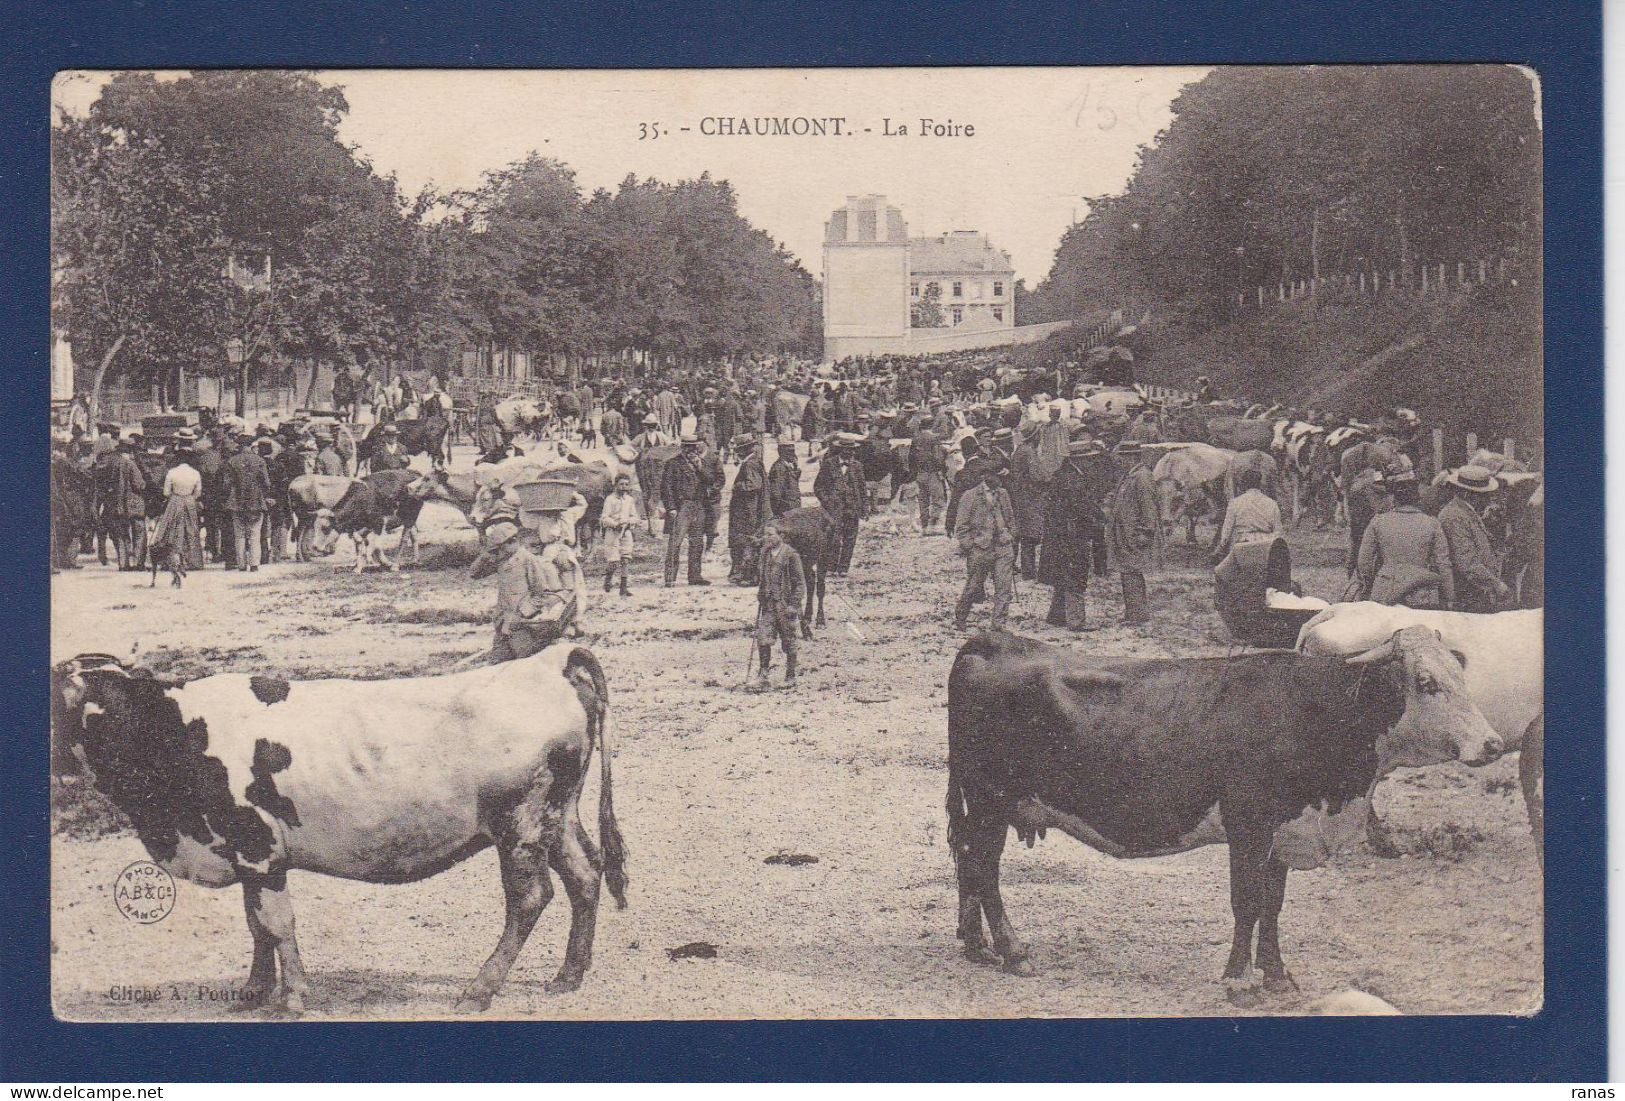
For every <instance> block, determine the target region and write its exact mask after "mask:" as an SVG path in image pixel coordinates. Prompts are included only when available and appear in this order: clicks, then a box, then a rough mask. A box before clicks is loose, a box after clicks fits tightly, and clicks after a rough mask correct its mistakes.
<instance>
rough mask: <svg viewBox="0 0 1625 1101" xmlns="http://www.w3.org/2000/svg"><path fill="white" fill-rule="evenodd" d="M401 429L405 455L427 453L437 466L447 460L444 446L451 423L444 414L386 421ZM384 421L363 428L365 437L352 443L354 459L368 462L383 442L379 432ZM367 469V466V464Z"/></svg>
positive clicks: (358, 461) (381, 434)
mask: <svg viewBox="0 0 1625 1101" xmlns="http://www.w3.org/2000/svg"><path fill="white" fill-rule="evenodd" d="M389 423H390V424H393V425H394V426H395V427H396V428H398V429H399V430H400V433H401V446H402V447H403V448H405V449H406V453H407V454H408V455H427V456H429V461H430V462H431V463H433V464H434V465H435V466H441V465H443V464H444V463H446V462H447V461H449V460H450V458H451V456H450V453H449V451H448V449H447V447H446V438H447V437H448V436H449V435H450V433H451V424H450V423H449V422H448V421H447V420H446V418H445V417H441V416H428V417H424V418H422V419H421V420H408V421H390V422H389ZM385 427H387V426H386V425H382V424H375V425H373V426H372V428H371V429H370V430H369V431H368V432H367V435H366V437H365V438H364V439H363V440H362V441H361V443H360V444H359V445H358V446H357V447H356V462H357V463H370V462H371V461H372V453H373V452H374V451H376V450H377V449H378V448H380V447H382V446H383V442H384V437H383V432H384V428H385ZM369 469H370V468H369Z"/></svg>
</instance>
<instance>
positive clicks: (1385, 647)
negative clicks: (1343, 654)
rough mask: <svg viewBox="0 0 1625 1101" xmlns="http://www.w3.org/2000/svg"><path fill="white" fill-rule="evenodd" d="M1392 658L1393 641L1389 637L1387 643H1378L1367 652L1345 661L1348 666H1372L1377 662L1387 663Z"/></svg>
mask: <svg viewBox="0 0 1625 1101" xmlns="http://www.w3.org/2000/svg"><path fill="white" fill-rule="evenodd" d="M1393 656H1394V639H1393V638H1392V637H1390V638H1389V639H1388V641H1387V642H1380V643H1378V644H1377V645H1375V646H1373V647H1372V648H1371V649H1369V650H1365V651H1362V652H1361V653H1358V654H1355V655H1353V656H1352V657H1349V658H1346V659H1345V660H1346V661H1347V663H1348V664H1349V665H1374V664H1376V663H1377V662H1379V661H1387V660H1388V659H1389V658H1391V657H1393Z"/></svg>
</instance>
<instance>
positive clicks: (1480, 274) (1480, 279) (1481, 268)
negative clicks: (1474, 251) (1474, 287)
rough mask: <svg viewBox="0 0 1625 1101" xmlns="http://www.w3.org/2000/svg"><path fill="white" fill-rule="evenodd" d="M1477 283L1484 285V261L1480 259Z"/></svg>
mask: <svg viewBox="0 0 1625 1101" xmlns="http://www.w3.org/2000/svg"><path fill="white" fill-rule="evenodd" d="M1478 283H1479V286H1483V285H1484V261H1482V260H1480V261H1479V262H1478Z"/></svg>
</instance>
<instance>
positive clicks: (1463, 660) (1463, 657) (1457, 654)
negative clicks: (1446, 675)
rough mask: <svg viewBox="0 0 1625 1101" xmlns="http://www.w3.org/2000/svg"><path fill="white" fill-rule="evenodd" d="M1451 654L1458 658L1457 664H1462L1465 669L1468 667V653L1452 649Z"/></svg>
mask: <svg viewBox="0 0 1625 1101" xmlns="http://www.w3.org/2000/svg"><path fill="white" fill-rule="evenodd" d="M1450 656H1451V657H1453V658H1455V659H1456V664H1458V665H1460V666H1461V667H1462V668H1463V669H1466V668H1467V655H1466V654H1464V653H1462V652H1461V651H1460V650H1452V651H1450Z"/></svg>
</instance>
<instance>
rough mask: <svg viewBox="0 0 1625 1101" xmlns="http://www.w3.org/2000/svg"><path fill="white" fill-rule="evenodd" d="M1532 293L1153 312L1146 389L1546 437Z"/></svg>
mask: <svg viewBox="0 0 1625 1101" xmlns="http://www.w3.org/2000/svg"><path fill="white" fill-rule="evenodd" d="M1540 332H1541V312H1540V297H1539V290H1538V284H1536V285H1534V286H1530V287H1520V286H1512V285H1504V286H1486V287H1481V288H1475V289H1473V290H1471V291H1462V292H1456V293H1452V294H1449V295H1444V296H1428V297H1426V298H1418V297H1414V296H1410V295H1405V294H1391V295H1385V296H1382V297H1380V298H1376V299H1364V300H1354V301H1346V300H1335V299H1332V300H1326V301H1321V302H1318V303H1317V302H1313V301H1309V300H1302V301H1299V302H1292V303H1285V304H1275V305H1267V306H1265V307H1264V309H1262V310H1248V311H1247V312H1246V313H1244V314H1243V315H1241V316H1240V317H1239V318H1237V319H1236V320H1234V321H1229V322H1224V321H1220V322H1210V321H1207V320H1205V319H1199V318H1198V317H1197V316H1196V315H1194V314H1186V313H1181V312H1180V311H1178V310H1172V311H1161V312H1160V313H1159V312H1156V311H1154V312H1153V331H1152V334H1151V336H1150V340H1151V342H1152V347H1153V354H1152V356H1150V357H1148V362H1147V363H1146V364H1145V366H1144V368H1143V369H1142V370H1141V371H1140V374H1141V380H1142V381H1144V382H1152V383H1160V384H1163V385H1168V386H1181V385H1190V384H1191V382H1192V380H1194V379H1195V378H1196V376H1197V375H1203V374H1205V375H1208V376H1210V377H1211V378H1212V379H1213V383H1214V387H1215V389H1216V390H1217V391H1218V392H1219V393H1220V394H1221V395H1223V396H1235V397H1241V398H1247V399H1256V400H1269V401H1282V402H1286V403H1289V404H1292V405H1296V406H1298V407H1300V408H1310V407H1313V408H1319V409H1330V410H1336V411H1340V412H1346V413H1350V414H1353V415H1356V416H1371V415H1375V414H1377V413H1380V412H1381V411H1383V410H1384V409H1392V408H1393V407H1394V406H1396V405H1404V406H1409V407H1411V408H1413V409H1415V410H1417V411H1418V412H1419V413H1421V415H1422V417H1423V418H1424V419H1425V420H1427V421H1428V422H1429V423H1431V424H1436V425H1439V426H1442V427H1444V428H1445V429H1446V430H1447V431H1450V432H1452V433H1462V432H1477V433H1478V434H1479V436H1480V437H1481V438H1482V439H1496V440H1499V439H1500V438H1501V437H1502V436H1513V437H1516V438H1518V439H1520V440H1530V441H1533V440H1535V439H1537V438H1539V437H1540V436H1541V435H1542V434H1543V432H1544V427H1543V419H1542V409H1541V400H1542V399H1541V346H1540Z"/></svg>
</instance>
